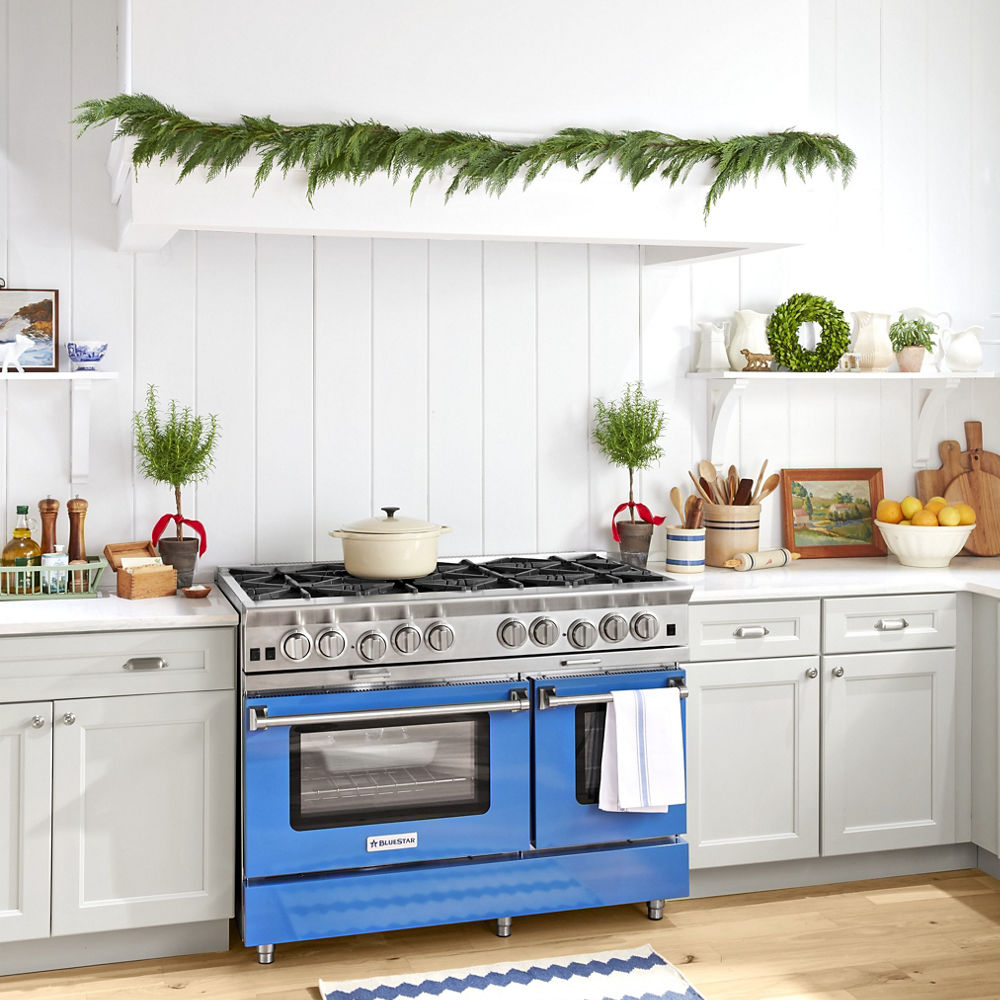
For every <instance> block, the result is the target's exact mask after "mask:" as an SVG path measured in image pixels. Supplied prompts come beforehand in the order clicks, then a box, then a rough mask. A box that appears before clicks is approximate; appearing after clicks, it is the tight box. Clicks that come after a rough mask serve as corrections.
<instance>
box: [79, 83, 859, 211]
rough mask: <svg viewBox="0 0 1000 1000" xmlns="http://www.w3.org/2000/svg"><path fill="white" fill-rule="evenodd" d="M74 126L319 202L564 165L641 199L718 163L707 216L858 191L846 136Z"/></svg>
mask: <svg viewBox="0 0 1000 1000" xmlns="http://www.w3.org/2000/svg"><path fill="white" fill-rule="evenodd" d="M76 110H77V112H78V114H77V116H76V117H75V118H74V119H73V121H74V123H75V124H77V125H79V126H80V133H81V134H82V133H83V132H85V131H86V130H87V129H88V128H93V127H95V126H98V125H104V124H106V123H107V122H110V121H114V120H115V119H117V132H116V133H115V137H116V138H117V137H118V136H123V135H124V136H131V137H133V138H135V139H136V144H135V148H134V149H133V151H132V162H133V164H134V165H135V166H136V167H140V166H145V165H146V164H148V163H151V162H152V161H153V160H154V159H155V160H159V162H160V163H163V162H164V161H165V160H168V159H175V160H177V161H178V162H179V163H180V164H181V172H180V176H179V177H178V180H180V179H182V178H184V177H186V176H187V175H188V174H189V173H191V171H192V170H194V169H195V168H196V167H204V168H205V169H206V170H207V174H208V179H209V180H211V179H212V178H214V177H216V176H218V175H219V174H220V173H223V172H227V171H229V170H232V169H233V167H235V166H236V165H237V164H239V163H241V162H242V161H243V160H244V159H246V157H247V156H249V155H250V154H251V153H255V154H258V155H259V156H260V166H259V167H258V169H257V180H256V186H257V187H259V186H260V185H261V183H263V181H264V180H266V179H267V177H268V176H269V175H270V173H271V171H272V170H273V169H274V168H275V167H277V168H278V169H279V170H281V171H282V173H284V174H287V173H288V171H289V170H292V169H296V168H301V169H303V170H306V171H307V172H308V187H307V190H306V194H307V197H308V198H309V199H310V200H311V199H312V195H313V193H314V192H315V191H316V189H317V188H319V187H321V186H322V185H324V184H331V183H333V182H334V181H337V180H341V179H344V180H349V181H352V182H358V181H362V180H365V179H366V178H368V177H371V176H372V175H373V174H376V173H385V174H388V175H389V176H390V177H391V178H392V180H393V181H397V180H398V179H399V177H400V176H401V175H403V174H405V175H406V176H408V177H409V178H411V182H410V191H411V194H412V193H413V192H415V191H416V190H417V188H418V187H419V186H420V184H421V182H422V181H423V180H424V179H425V178H427V177H441V176H443V175H444V174H446V173H448V174H450V176H451V183H450V185H449V187H448V191H447V195H446V198H450V197H451V195H453V194H454V193H455V192H457V191H462V192H464V193H466V194H468V193H469V192H471V191H475V190H477V189H478V188H483V189H484V190H486V191H487V192H488V193H489V194H500V193H501V192H502V191H503V190H504V189H505V188H506V187H507V185H508V184H510V183H511V181H513V180H514V179H515V178H518V177H520V178H521V180H522V182H523V184H524V185H525V186H527V185H528V184H530V183H531V182H532V181H533V180H535V179H536V178H537V177H542V176H544V175H545V174H546V173H547V172H548V170H549V169H550V168H551V167H552V166H554V165H555V164H562V165H563V166H566V167H570V168H572V169H574V170H583V171H584V173H583V174H582V177H581V179H582V180H587V179H588V178H590V177H591V176H593V174H594V173H596V172H597V171H598V170H600V169H601V168H602V167H604V166H607V167H608V168H609V169H614V170H617V172H618V176H619V177H621V179H622V180H626V181H628V182H629V183H630V184H631V185H632V186H633V187H635V186H636V185H637V184H639V182H640V181H644V180H647V179H648V178H650V177H652V176H654V175H658V176H659V177H660V178H662V179H663V180H664V181H666V182H667V183H668V184H669V185H671V186H672V185H674V184H677V183H680V182H682V181H684V180H686V179H687V176H688V174H689V173H690V171H691V168H692V167H694V166H695V165H696V164H698V163H708V164H710V165H711V166H712V168H713V169H714V170H715V180H714V181H713V182H712V185H711V187H710V188H709V190H708V195H707V196H706V198H705V207H704V215H705V218H706V219H707V218H708V214H709V212H710V211H711V209H712V206H713V205H714V204H715V203H716V202H717V201H718V200H719V198H720V197H721V196H722V194H723V193H724V192H725V191H726V190H728V189H729V188H731V187H735V186H736V185H738V184H745V183H747V182H748V181H751V180H752V181H757V179H758V178H759V177H760V175H761V174H762V173H764V172H765V171H777V172H779V173H780V174H781V176H782V178H786V177H787V175H788V172H789V170H792V171H794V172H795V174H796V175H797V176H798V177H800V178H801V179H803V180H805V178H806V177H808V176H809V175H810V174H812V173H813V172H814V171H815V170H816V169H818V168H820V167H825V168H826V169H827V171H828V172H829V173H830V176H831V177H833V176H834V175H835V174H836V173H837V172H838V171H839V172H840V175H841V177H842V179H843V182H844V184H845V185H846V184H847V182H848V180H849V179H850V176H851V173H852V171H853V170H854V164H855V155H854V152H853V150H851V148H850V147H849V146H847V145H846V144H845V143H843V142H841V140H840V139H839V138H838V137H837V136H835V135H823V134H816V133H813V132H797V131H793V130H787V131H784V132H768V133H766V134H765V135H740V136H734V137H733V138H730V139H725V140H722V139H715V138H712V139H682V138H679V137H678V136H676V135H671V134H669V133H667V132H656V131H652V130H643V131H638V132H607V131H603V130H597V129H589V128H564V129H561V130H560V131H559V132H557V133H556V134H555V135H551V136H548V137H547V138H544V139H540V140H538V141H537V142H529V143H515V142H501V141H500V140H499V139H494V138H492V137H491V136H488V135H481V134H475V133H468V132H456V131H448V132H432V131H430V130H428V129H423V128H413V127H411V128H405V129H394V128H391V127H389V126H388V125H382V124H381V123H379V122H376V121H365V122H358V121H352V120H347V121H342V122H339V123H337V124H319V125H282V124H280V123H278V122H276V121H274V119H272V118H271V117H270V116H268V115H265V116H264V117H263V118H255V117H251V116H250V115H243V116H242V118H241V119H240V121H239V122H238V123H232V124H226V123H220V122H202V121H197V120H196V119H194V118H188V117H187V115H184V114H182V113H181V112H180V111H178V110H177V109H176V108H173V107H170V106H169V105H167V104H163V103H162V102H160V101H158V100H156V98H154V97H150V96H149V95H147V94H118V95H116V96H115V97H111V98H107V99H94V100H89V101H84V102H83V104H80V105H79V106H78V107H77V109H76Z"/></svg>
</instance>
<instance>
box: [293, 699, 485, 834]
mask: <svg viewBox="0 0 1000 1000" xmlns="http://www.w3.org/2000/svg"><path fill="white" fill-rule="evenodd" d="M289 741H290V742H289V762H290V764H289V766H290V769H291V773H290V788H291V797H290V798H291V815H290V822H291V825H292V828H293V829H295V830H319V829H330V828H333V827H342V826H365V825H368V824H371V823H392V822H409V821H411V820H422V819H435V818H438V817H443V816H472V815H478V814H481V813H485V812H487V811H488V810H489V808H490V717H489V715H488V714H486V713H476V714H469V715H452V716H446V717H445V716H439V717H436V718H435V717H432V716H429V717H427V718H426V719H421V720H420V721H419V722H414V723H409V722H407V723H405V724H402V723H397V724H394V725H387V726H373V725H372V724H371V723H369V722H349V723H343V724H339V725H318V726H293V727H291V729H290V730H289Z"/></svg>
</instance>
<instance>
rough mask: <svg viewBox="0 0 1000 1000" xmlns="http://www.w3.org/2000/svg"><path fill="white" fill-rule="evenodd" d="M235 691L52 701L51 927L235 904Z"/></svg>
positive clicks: (142, 920)
mask: <svg viewBox="0 0 1000 1000" xmlns="http://www.w3.org/2000/svg"><path fill="white" fill-rule="evenodd" d="M234 715H235V712H234V707H233V694H232V692H227V691H199V692H192V693H183V694H157V695H135V696H126V697H120V698H88V699H78V700H71V701H58V702H56V703H55V717H54V725H53V746H54V751H55V768H54V774H53V789H52V799H53V808H52V814H53V831H52V934H53V935H59V934H78V933H84V932H92V931H103V930H117V929H120V928H128V927H146V926H152V925H158V924H170V923H179V922H183V921H196V920H209V919H214V918H219V917H227V916H230V915H231V914H232V897H233V890H232V885H233V878H232V872H233V827H232V816H233V794H234V792H233V786H234V782H235V767H234V763H233V756H234V750H233V747H234V733H233V727H234Z"/></svg>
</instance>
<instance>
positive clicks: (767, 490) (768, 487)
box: [750, 472, 781, 504]
mask: <svg viewBox="0 0 1000 1000" xmlns="http://www.w3.org/2000/svg"><path fill="white" fill-rule="evenodd" d="M780 482H781V476H779V475H778V473H777V472H772V473H771V475H769V476H768V477H767V479H765V480H764V485H763V486H762V487H761V489H760V493H759V494H758V495H757V496H755V497H751V499H750V503H752V504H755V503H760V502H761V501H762V500H763V499H764V497H769V496H770V495H771V494H772V493H773V492H774V491H775V490H776V489H777V488H778V483H780Z"/></svg>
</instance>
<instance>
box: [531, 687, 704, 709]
mask: <svg viewBox="0 0 1000 1000" xmlns="http://www.w3.org/2000/svg"><path fill="white" fill-rule="evenodd" d="M667 686H668V687H675V688H679V689H680V692H681V697H682V698H686V697H687V696H688V689H687V686H686V685H685V684H684V683H683V682H681V681H672V682H671V683H670V684H668V685H667ZM611 700H612V696H611V692H610V691H602V692H600V693H599V694H556V689H555V688H554V687H540V688H539V689H538V711H539V712H545V711H547V710H548V709H550V708H560V707H562V706H564V705H607V704H608V703H609V702H611Z"/></svg>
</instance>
